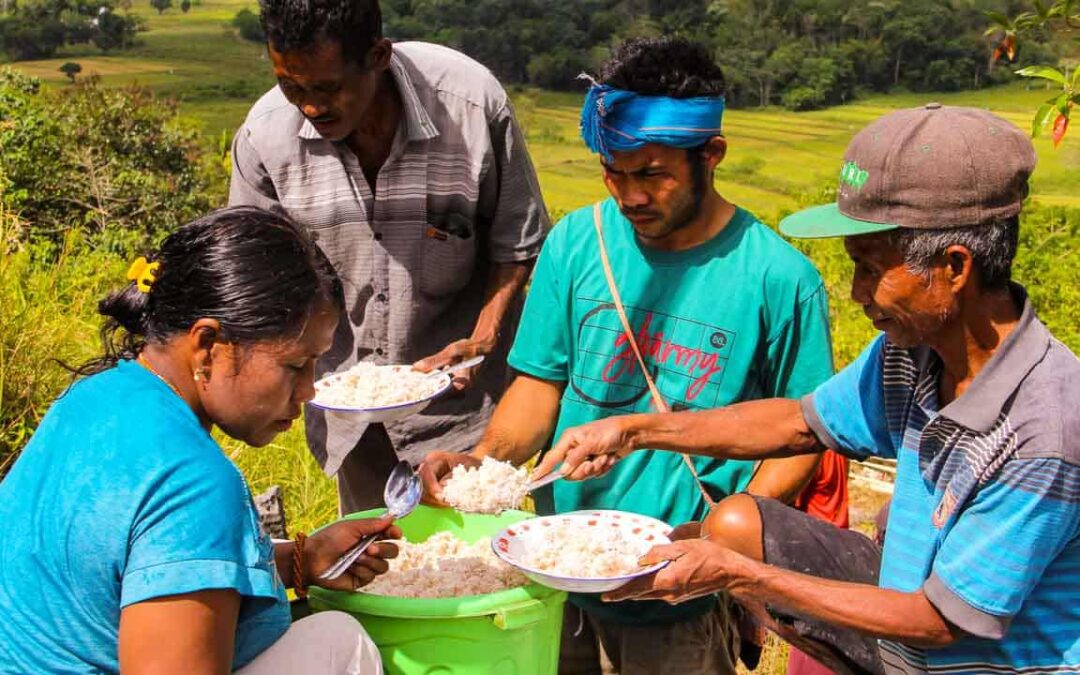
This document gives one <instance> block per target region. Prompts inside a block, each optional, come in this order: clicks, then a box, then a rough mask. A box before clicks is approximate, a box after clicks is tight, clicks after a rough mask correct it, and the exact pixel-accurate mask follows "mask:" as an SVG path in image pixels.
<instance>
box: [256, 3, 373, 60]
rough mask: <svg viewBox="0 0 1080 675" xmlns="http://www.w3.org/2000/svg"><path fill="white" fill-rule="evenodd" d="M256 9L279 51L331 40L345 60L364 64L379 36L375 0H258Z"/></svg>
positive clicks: (306, 46)
mask: <svg viewBox="0 0 1080 675" xmlns="http://www.w3.org/2000/svg"><path fill="white" fill-rule="evenodd" d="M259 10H260V11H259V19H260V21H261V22H262V27H263V31H264V32H265V33H266V40H267V42H269V43H270V46H272V47H273V48H274V50H275V51H278V52H282V53H284V52H288V51H293V50H297V49H305V48H308V47H311V46H313V45H315V44H317V43H319V42H322V41H325V40H331V41H333V42H337V43H338V44H339V45H341V54H342V56H343V57H344V59H345V61H346V62H348V63H355V64H358V65H363V64H364V57H365V56H367V53H368V51H369V50H370V49H371V48H372V46H374V44H375V42H376V41H378V40H379V39H381V38H382V10H380V9H379V2H378V0H259Z"/></svg>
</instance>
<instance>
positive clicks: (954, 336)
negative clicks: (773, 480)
mask: <svg viewBox="0 0 1080 675" xmlns="http://www.w3.org/2000/svg"><path fill="white" fill-rule="evenodd" d="M1034 165H1035V152H1034V150H1033V148H1032V146H1031V143H1030V141H1028V139H1027V138H1026V136H1025V135H1023V134H1022V133H1021V132H1020V131H1019V130H1017V129H1016V128H1015V127H1013V126H1012V125H1011V124H1009V123H1008V122H1006V121H1004V120H1002V119H1000V118H998V117H995V116H994V115H992V114H990V113H988V112H986V111H982V110H974V109H969V108H950V107H943V106H940V105H936V104H931V105H928V106H926V107H925V108H919V109H914V110H903V111H899V112H895V113H892V114H890V115H887V116H885V117H883V118H881V119H879V120H877V121H876V122H874V123H872V124H871V125H870V126H869V127H867V128H866V129H864V130H863V131H862V132H860V133H859V134H858V135H857V136H856V137H855V138H854V140H852V142H851V144H850V145H849V146H848V149H847V153H846V155H845V157H844V163H843V168H842V170H841V174H840V191H839V197H838V200H837V203H836V204H832V205H828V206H820V207H817V208H813V209H809V210H807V211H804V212H802V213H798V214H795V215H793V216H791V217H790V218H788V219H786V220H785V221H783V222H782V223H781V229H782V230H783V231H784V232H785V233H787V234H788V235H790V236H796V237H831V236H843V237H845V240H844V244H845V246H846V248H847V251H848V253H849V255H850V256H851V258H852V260H853V261H854V263H855V272H854V278H853V281H852V289H851V295H852V298H853V299H854V300H855V301H856V302H858V303H859V304H861V305H862V306H863V308H864V310H865V311H866V314H867V316H868V317H869V318H870V320H871V321H873V322H874V325H875V326H876V327H877V328H878V329H879V330H881V331H882V335H880V336H879V337H878V338H877V339H875V340H874V341H873V342H872V343H871V344H870V346H869V347H868V348H867V349H866V351H865V352H863V354H862V355H861V356H860V357H859V358H858V359H857V360H856V361H855V362H854V363H852V364H851V365H850V366H848V367H847V368H846V369H845V370H843V371H842V372H841V373H839V374H838V375H836V376H835V377H833V378H832V379H830V380H829V381H828V382H826V383H824V384H823V385H821V386H820V387H818V388H817V389H816V390H815V391H814V392H813V393H812V394H809V395H807V396H805V397H803V398H801V399H800V400H792V399H782V398H778V399H773V400H765V401H755V402H750V403H740V404H737V405H733V406H730V407H728V408H723V409H718V410H711V411H705V412H686V413H673V414H668V415H636V416H626V417H619V418H612V419H610V420H604V421H602V422H599V423H594V424H592V425H589V426H584V427H579V428H577V429H572V430H570V431H569V432H567V433H566V434H564V435H563V437H562V438H561V439H560V441H559V443H557V444H556V447H555V448H553V449H552V451H551V453H550V454H549V455H548V457H547V459H546V460H545V463H544V465H543V466H541V467H540V470H541V472H543V471H547V470H550V469H553V468H554V467H555V466H556V465H557V463H558V462H559V461H560V460H562V459H564V458H565V460H566V462H565V464H564V467H563V470H564V471H567V472H569V473H570V475H571V477H574V478H581V477H585V476H587V475H590V474H592V473H595V472H596V470H597V468H604V467H606V466H607V465H609V464H610V463H611V462H612V461H614V460H616V459H618V458H620V457H622V456H625V455H627V454H630V453H631V452H632V451H634V450H635V449H637V448H666V449H669V450H678V451H682V452H688V453H693V454H698V455H705V456H711V457H718V458H732V459H744V460H745V459H763V458H767V457H784V456H792V455H798V454H800V453H805V452H816V451H819V450H820V449H821V448H822V447H826V446H827V447H833V448H839V449H840V450H842V451H843V452H845V453H847V454H848V455H849V456H851V457H855V458H863V457H868V456H871V455H877V456H882V457H890V458H895V459H896V460H897V461H898V470H897V478H896V490H895V496H894V499H893V502H892V507H891V510H890V515H889V520H888V525H889V527H888V532H887V534H886V538H885V543H884V550H883V551H881V552H879V550H878V548H877V547H876V546H875V545H874V544H872V543H871V542H870V540H869V539H866V538H865V537H862V536H861V535H859V534H858V533H854V532H848V531H842V530H836V529H831V528H827V527H823V526H822V525H821V524H820V523H819V522H817V521H814V520H812V519H810V518H807V517H806V516H804V515H803V514H800V513H798V512H796V511H794V510H792V509H790V508H787V507H785V506H783V505H781V504H778V503H776V502H774V501H770V500H766V499H760V498H751V497H745V496H737V497H732V498H729V499H727V500H725V501H724V502H722V503H721V504H720V505H719V506H718V508H717V509H716V510H715V511H714V512H713V514H712V515H710V518H709V520H708V521H707V522H706V525H705V528H704V532H705V533H706V534H707V538H704V539H696V540H687V541H679V542H675V543H674V544H672V545H670V546H663V547H657V548H655V549H653V550H652V551H651V552H650V553H649V554H648V555H647V556H646V558H647V561H648V562H653V561H656V560H671V561H672V563H671V564H670V565H669V566H668V567H666V568H665V569H664V570H662V571H661V572H659V573H657V574H656V575H655V576H653V577H650V578H647V579H644V580H641V581H640V582H639V583H632V584H630V585H628V586H626V587H624V588H623V589H620V590H617V591H615V592H614V593H612V594H611V596H610V598H609V599H623V600H624V599H626V598H641V599H643V598H649V599H663V600H667V601H669V602H682V601H686V600H689V599H691V598H695V597H697V596H700V595H702V594H707V593H713V592H715V591H717V590H728V591H729V592H731V593H732V594H733V595H734V596H735V597H736V598H737V599H739V600H740V601H742V602H744V603H746V604H748V605H749V606H751V607H755V606H756V607H758V609H760V610H763V609H764V608H763V607H761V606H760V605H758V603H762V604H763V605H764V606H766V607H767V610H768V611H767V612H766V611H760V615H761V616H762V617H765V618H766V620H767V621H768V622H769V623H770V626H771V627H772V628H774V629H775V630H776V631H777V632H778V633H780V634H781V635H782V636H783V637H785V638H787V639H789V640H791V641H792V642H794V643H796V644H799V645H800V646H802V647H804V648H805V650H807V651H809V652H810V653H812V654H813V655H814V656H815V657H816V658H818V659H819V660H820V661H822V662H823V663H825V664H826V665H829V666H832V667H833V668H834V669H835V670H837V671H838V672H880V671H882V670H884V671H885V672H889V673H901V672H908V673H911V672H915V673H924V672H958V671H964V672H986V673H989V672H1013V673H1015V672H1065V671H1068V672H1075V671H1076V666H1077V665H1078V664H1080V440H1078V439H1080V415H1077V412H1076V411H1077V410H1078V409H1080V362H1078V360H1077V358H1076V357H1075V356H1074V355H1073V354H1072V353H1071V352H1070V351H1069V350H1068V349H1067V348H1066V347H1065V346H1064V345H1062V344H1061V343H1060V342H1059V341H1057V340H1056V339H1054V337H1053V335H1051V334H1050V332H1049V331H1048V330H1047V328H1046V326H1044V325H1043V324H1042V322H1040V321H1039V319H1038V318H1037V317H1036V316H1035V311H1034V309H1033V308H1032V306H1031V303H1030V302H1029V300H1028V299H1027V296H1026V294H1025V292H1024V289H1023V288H1021V287H1020V286H1019V285H1017V284H1015V283H1012V282H1011V281H1010V267H1011V263H1012V261H1013V258H1014V255H1015V253H1016V245H1017V233H1018V227H1019V225H1018V222H1019V219H1018V215H1019V213H1020V208H1021V204H1022V202H1023V200H1024V198H1025V196H1026V194H1027V182H1028V177H1029V175H1030V174H1031V172H1032V170H1033V168H1034ZM872 640H876V641H877V644H876V645H875V644H873V642H872ZM874 652H878V653H879V655H878V654H875V653H874Z"/></svg>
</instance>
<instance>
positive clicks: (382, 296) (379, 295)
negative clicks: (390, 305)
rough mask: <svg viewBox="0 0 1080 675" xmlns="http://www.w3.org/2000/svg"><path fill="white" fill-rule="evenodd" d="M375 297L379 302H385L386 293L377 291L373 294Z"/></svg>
mask: <svg viewBox="0 0 1080 675" xmlns="http://www.w3.org/2000/svg"><path fill="white" fill-rule="evenodd" d="M375 299H376V300H378V301H379V302H386V295H384V294H383V293H379V294H378V295H376V296H375Z"/></svg>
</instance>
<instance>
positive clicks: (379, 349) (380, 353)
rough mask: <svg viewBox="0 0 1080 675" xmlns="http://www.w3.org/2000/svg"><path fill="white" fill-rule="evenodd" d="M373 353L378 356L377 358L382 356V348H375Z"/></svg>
mask: <svg viewBox="0 0 1080 675" xmlns="http://www.w3.org/2000/svg"><path fill="white" fill-rule="evenodd" d="M375 353H376V354H378V355H379V356H382V355H383V350H382V347H376V348H375Z"/></svg>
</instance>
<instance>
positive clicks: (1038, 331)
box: [941, 284, 1051, 434]
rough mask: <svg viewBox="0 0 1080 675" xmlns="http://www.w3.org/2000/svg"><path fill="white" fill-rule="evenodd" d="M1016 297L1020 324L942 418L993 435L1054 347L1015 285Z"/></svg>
mask: <svg viewBox="0 0 1080 675" xmlns="http://www.w3.org/2000/svg"><path fill="white" fill-rule="evenodd" d="M1010 290H1011V291H1012V293H1013V297H1015V298H1016V299H1018V300H1020V301H1021V302H1022V303H1023V310H1022V311H1021V313H1020V321H1019V322H1018V323H1017V324H1016V328H1014V329H1013V331H1012V333H1010V334H1009V336H1008V337H1006V338H1005V341H1004V342H1002V343H1001V345H1000V346H999V347H998V349H997V351H996V352H994V355H993V356H992V357H990V360H989V361H987V362H986V365H985V366H983V368H982V370H980V371H979V374H978V375H976V376H975V379H974V380H973V381H972V382H971V385H970V386H969V387H968V388H967V391H965V392H964V393H963V394H962V395H961V396H959V397H958V398H957V399H956V400H954V401H953V402H952V403H950V404H949V405H947V406H945V407H944V408H943V409H942V410H941V415H943V416H945V417H947V418H949V419H951V420H953V421H954V422H956V423H957V424H960V425H962V426H964V427H967V428H968V429H971V430H972V431H976V432H979V433H984V434H985V433H989V432H990V431H991V430H992V429H993V428H994V425H995V424H996V423H997V420H998V418H999V417H1000V416H1001V412H1002V410H1004V409H1005V406H1006V405H1007V404H1008V401H1009V399H1010V398H1012V395H1013V393H1015V392H1016V390H1017V388H1018V387H1019V386H1020V383H1021V382H1023V381H1024V378H1026V377H1027V374H1028V373H1029V372H1031V369H1032V368H1034V367H1035V365H1036V364H1038V363H1039V361H1041V360H1042V359H1043V357H1044V356H1045V355H1046V351H1047V350H1048V349H1049V348H1050V337H1051V336H1050V331H1049V330H1048V329H1047V328H1046V326H1045V325H1044V324H1043V323H1042V321H1039V319H1038V317H1036V316H1035V309H1034V308H1033V307H1032V306H1031V300H1029V299H1028V296H1027V292H1026V291H1025V290H1024V288H1023V287H1022V286H1020V285H1019V284H1011V285H1010Z"/></svg>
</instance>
